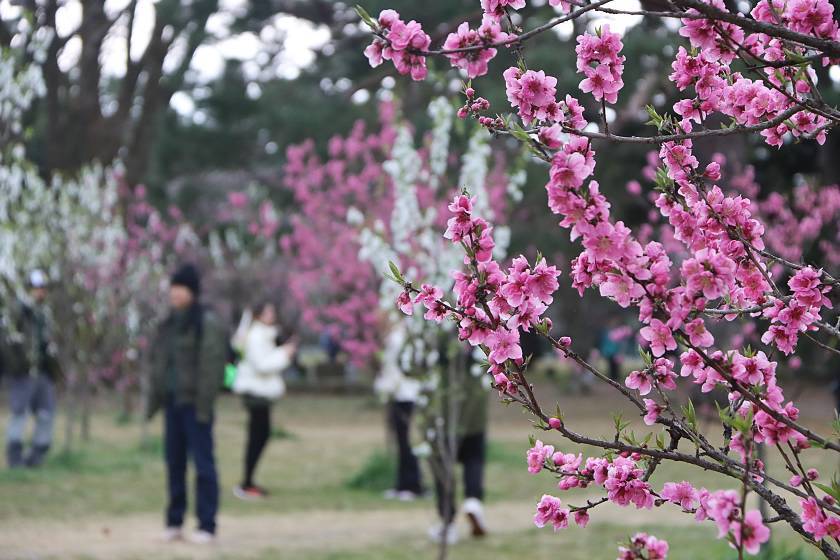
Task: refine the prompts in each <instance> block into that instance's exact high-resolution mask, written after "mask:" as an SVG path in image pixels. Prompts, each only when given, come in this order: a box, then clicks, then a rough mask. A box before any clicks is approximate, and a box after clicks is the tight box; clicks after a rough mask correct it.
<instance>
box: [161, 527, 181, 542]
mask: <svg viewBox="0 0 840 560" xmlns="http://www.w3.org/2000/svg"><path fill="white" fill-rule="evenodd" d="M183 538H184V533H183V532H182V531H181V528H180V527H167V528H166V529H164V530H163V533H162V534H161V535H160V540H162V541H163V542H167V543H171V542H175V541H180V540H181V539H183Z"/></svg>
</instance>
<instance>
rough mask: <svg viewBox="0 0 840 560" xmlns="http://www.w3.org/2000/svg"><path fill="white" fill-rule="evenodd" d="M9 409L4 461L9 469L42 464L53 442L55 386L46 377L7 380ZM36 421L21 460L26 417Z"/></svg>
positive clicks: (21, 377) (35, 376)
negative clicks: (30, 416)
mask: <svg viewBox="0 0 840 560" xmlns="http://www.w3.org/2000/svg"><path fill="white" fill-rule="evenodd" d="M9 409H10V410H11V417H10V418H9V424H8V425H7V426H6V458H7V460H8V463H9V466H10V467H20V466H23V465H27V466H31V467H36V466H38V465H40V464H41V462H43V460H44V458H45V456H46V454H47V450H49V448H50V444H51V443H52V438H53V425H54V423H55V384H54V383H53V382H52V380H51V379H50V378H49V377H47V376H46V375H42V374H39V375H21V376H15V377H11V378H10V379H9ZM29 414H32V416H33V417H34V418H35V430H34V432H33V434H32V446H31V449H30V452H29V455H28V456H27V457H24V446H25V442H24V435H25V434H26V423H27V416H28V415H29Z"/></svg>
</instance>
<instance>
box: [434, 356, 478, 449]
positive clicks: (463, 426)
mask: <svg viewBox="0 0 840 560" xmlns="http://www.w3.org/2000/svg"><path fill="white" fill-rule="evenodd" d="M451 342H452V341H444V342H443V343H442V344H441V346H440V355H441V358H440V374H441V380H440V385H439V386H438V387H437V389H436V390H435V395H434V396H433V398H432V401H431V403H430V405H431V407H432V409H433V410H436V411H437V412H433V414H439V415H440V416H441V417H442V418H443V420H444V424H445V425H449V422H450V416H451V415H452V413H453V412H454V414H455V433H456V435H457V436H458V437H459V438H462V437H465V436H473V435H477V434H481V433H484V432H486V431H487V408H488V396H489V394H490V392H489V390H488V388H489V384H488V383H487V380H486V379H485V377H486V376H488V375H489V374H488V373H486V372H482V373H481V374H480V375H478V376H476V375H473V372H472V369H473V368H472V365H473V364H474V360H473V359H472V356H471V352H470V349H465V348H464V347H463V346H462V345H461V344H460V342H459V341H457V340H456V341H454V342H455V343H457V346H456V345H455V344H450V343H451Z"/></svg>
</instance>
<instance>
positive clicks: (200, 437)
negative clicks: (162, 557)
mask: <svg viewBox="0 0 840 560" xmlns="http://www.w3.org/2000/svg"><path fill="white" fill-rule="evenodd" d="M164 432H165V454H166V468H167V476H168V481H169V506H168V507H167V508H166V526H167V527H180V526H181V525H183V523H184V514H185V513H186V511H187V458H188V456H192V459H193V464H194V465H195V473H196V477H195V493H196V507H195V513H196V516H197V517H198V528H199V529H201V530H202V531H207V532H209V533H215V532H216V512H217V511H218V509H219V477H218V474H217V473H216V460H215V458H214V457H213V423H212V421H211V422H199V421H198V420H197V419H196V417H195V406H194V405H191V404H183V405H178V404H175V403H173V402H169V403H167V405H166V416H165V420H164Z"/></svg>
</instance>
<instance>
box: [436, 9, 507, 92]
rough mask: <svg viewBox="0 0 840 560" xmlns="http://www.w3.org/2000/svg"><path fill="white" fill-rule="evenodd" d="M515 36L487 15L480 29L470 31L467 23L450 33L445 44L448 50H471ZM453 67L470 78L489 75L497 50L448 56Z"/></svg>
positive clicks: (457, 53)
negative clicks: (503, 29) (488, 69)
mask: <svg viewBox="0 0 840 560" xmlns="http://www.w3.org/2000/svg"><path fill="white" fill-rule="evenodd" d="M513 37H514V36H513V35H510V34H508V33H505V32H504V31H502V28H501V26H500V25H499V22H498V21H496V20H494V19H493V18H492V17H489V16H487V15H485V16H484V19H483V20H482V21H481V25H480V26H479V28H478V29H470V26H469V24H468V23H467V22H463V23H462V24H461V25H459V26H458V30H457V31H455V32H454V33H450V34H449V35H448V36H447V37H446V41H445V42H444V43H443V48H444V49H446V50H456V49H469V48H471V47H479V46H486V45H492V44H497V43H501V42H504V41H508V40H510V39H512V38H513ZM446 56H447V58H449V61H450V62H451V64H452V66H454V67H456V68H461V69H462V70H464V71H465V72H466V74H467V77H469V78H477V77H478V76H483V75H484V74H486V73H487V63H488V62H490V60H492V59H493V57H495V56H496V49H495V48H492V47H488V48H482V49H472V50H462V51H459V52H453V53H450V54H447V55H446Z"/></svg>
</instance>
